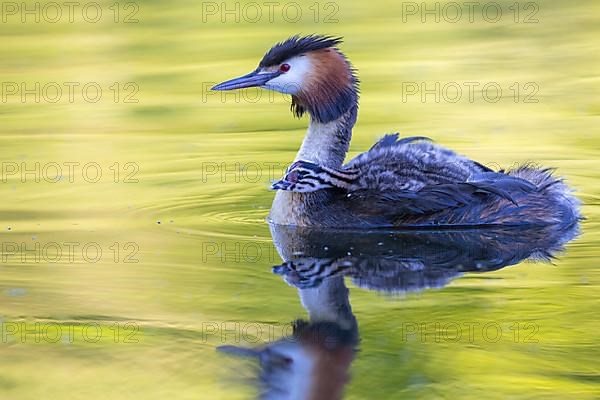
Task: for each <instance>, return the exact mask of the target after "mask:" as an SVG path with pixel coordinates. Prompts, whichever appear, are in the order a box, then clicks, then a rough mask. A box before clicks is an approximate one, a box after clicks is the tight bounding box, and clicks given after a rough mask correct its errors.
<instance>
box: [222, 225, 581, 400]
mask: <svg viewBox="0 0 600 400" xmlns="http://www.w3.org/2000/svg"><path fill="white" fill-rule="evenodd" d="M577 233H578V232H577V227H576V226H573V227H572V228H571V229H570V230H567V231H564V230H562V231H560V230H557V229H555V228H554V229H553V228H552V227H537V228H527V229H497V230H490V229H486V230H464V231H460V230H454V231H395V232H390V231H386V232H383V231H374V232H364V231H355V232H354V231H347V230H338V231H335V230H333V231H332V230H327V231H323V230H314V229H307V228H300V227H291V226H277V225H272V226H271V234H272V236H273V241H274V244H275V246H276V248H277V251H278V252H279V255H280V256H281V258H282V259H283V260H284V262H283V263H282V264H281V265H278V266H275V267H274V268H273V272H274V273H276V274H279V275H281V276H282V277H283V278H284V280H285V281H286V282H287V283H288V284H289V285H292V286H295V287H296V288H297V289H298V295H299V297H300V301H301V302H302V305H303V306H304V308H305V309H306V311H307V312H308V315H309V320H308V321H302V320H299V321H295V322H294V323H293V333H292V335H290V336H287V337H283V338H280V339H279V340H276V341H274V342H271V343H267V344H265V345H263V346H261V347H259V348H243V347H237V346H222V347H220V348H219V349H220V350H222V351H224V352H227V353H231V354H234V355H241V356H251V357H256V358H257V359H258V360H259V362H260V371H261V372H260V379H259V382H260V383H259V386H260V398H263V399H315V400H316V399H328V400H331V399H340V398H342V395H343V391H344V386H345V385H346V383H347V382H348V381H349V368H350V364H351V363H352V360H353V358H354V356H355V354H356V350H357V349H358V344H359V332H358V324H357V321H356V318H355V316H354V314H353V313H352V308H351V306H350V301H349V290H348V288H347V287H346V284H345V281H344V277H346V276H348V277H349V278H350V279H351V281H352V283H353V284H354V285H355V286H358V287H360V288H364V289H368V290H375V291H379V292H384V293H388V294H398V293H407V292H417V291H421V290H424V289H427V288H441V287H443V286H445V285H447V284H448V283H449V282H450V281H451V280H452V279H454V278H456V277H459V276H460V275H462V274H464V273H485V272H489V271H495V270H498V269H501V268H504V267H506V266H510V265H515V264H517V263H519V262H522V261H525V260H534V261H541V262H548V261H550V260H551V259H552V258H553V257H554V256H555V255H556V254H557V253H559V252H561V251H562V250H563V246H564V245H565V243H567V242H568V241H569V240H571V239H573V238H574V237H575V236H576V235H577Z"/></svg>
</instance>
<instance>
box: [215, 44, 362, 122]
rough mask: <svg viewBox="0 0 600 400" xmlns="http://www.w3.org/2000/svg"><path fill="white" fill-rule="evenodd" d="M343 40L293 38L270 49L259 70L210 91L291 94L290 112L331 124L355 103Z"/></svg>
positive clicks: (354, 81)
mask: <svg viewBox="0 0 600 400" xmlns="http://www.w3.org/2000/svg"><path fill="white" fill-rule="evenodd" d="M340 43H342V39H341V38H338V37H331V36H319V35H309V36H292V37H291V38H289V39H287V40H285V41H283V42H280V43H277V44H276V45H275V46H273V47H272V48H271V49H270V50H269V51H267V53H266V54H265V56H264V57H263V59H262V60H261V61H260V63H259V65H258V68H257V69H256V70H254V71H252V72H251V73H249V74H247V75H244V76H241V77H239V78H235V79H231V80H228V81H225V82H223V83H220V84H218V85H216V86H214V87H213V88H212V90H233V89H242V88H248V87H257V86H258V87H262V88H265V89H270V90H274V91H277V92H281V93H286V94H290V95H292V106H291V109H292V112H294V114H295V115H296V116H298V117H300V116H302V115H303V114H304V113H305V112H308V113H309V114H310V115H311V117H312V118H313V119H315V120H316V121H318V122H323V123H326V122H330V121H333V120H335V119H337V118H339V117H340V116H341V115H343V114H344V113H346V112H347V111H348V110H350V109H351V108H352V107H356V106H357V103H358V79H357V78H356V76H355V74H354V72H355V71H354V69H353V68H352V65H351V64H350V62H349V61H348V60H347V59H346V57H345V56H344V55H343V54H342V53H341V52H340V51H339V50H338V49H337V47H336V46H337V45H339V44H340Z"/></svg>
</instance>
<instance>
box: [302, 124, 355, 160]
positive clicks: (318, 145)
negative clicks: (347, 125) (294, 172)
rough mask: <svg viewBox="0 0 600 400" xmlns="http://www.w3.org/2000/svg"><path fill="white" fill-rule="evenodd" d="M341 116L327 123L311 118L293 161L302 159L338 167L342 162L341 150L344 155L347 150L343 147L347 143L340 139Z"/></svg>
mask: <svg viewBox="0 0 600 400" xmlns="http://www.w3.org/2000/svg"><path fill="white" fill-rule="evenodd" d="M343 118H344V117H341V118H340V119H337V120H335V121H331V122H327V123H320V122H316V121H314V120H312V119H311V121H310V125H309V126H308V130H307V131H306V136H305V137H304V141H303V142H302V146H301V147H300V150H298V154H296V158H295V160H294V161H298V160H304V161H310V162H313V163H315V164H319V165H323V166H327V167H334V168H336V167H340V166H341V165H342V163H343V162H344V157H343V155H342V157H341V160H340V153H341V152H343V153H344V155H345V153H346V150H347V149H344V148H343V147H345V146H347V144H346V143H341V141H340V136H341V135H340V130H341V129H342V127H341V126H340V125H341V122H342V121H341V120H342V119H343Z"/></svg>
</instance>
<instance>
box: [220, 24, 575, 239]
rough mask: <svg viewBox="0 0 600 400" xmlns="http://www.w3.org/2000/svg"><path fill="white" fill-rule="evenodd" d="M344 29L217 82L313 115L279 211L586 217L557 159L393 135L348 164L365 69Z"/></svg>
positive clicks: (352, 216) (354, 221) (515, 219)
mask: <svg viewBox="0 0 600 400" xmlns="http://www.w3.org/2000/svg"><path fill="white" fill-rule="evenodd" d="M341 42H342V40H341V38H336V37H330V36H319V35H309V36H302V37H301V36H292V37H291V38H289V39H287V40H285V41H283V42H280V43H277V44H276V45H275V46H273V47H272V48H271V49H270V50H269V51H268V52H267V53H266V54H265V56H264V57H263V59H262V60H261V61H260V63H259V65H258V68H256V70H254V71H252V72H251V73H249V74H247V75H244V76H242V77H239V78H235V79H231V80H229V81H226V82H223V83H221V84H218V85H216V86H215V87H213V88H212V89H213V90H233V89H241V88H247V87H256V86H258V87H262V88H265V89H270V90H275V91H278V92H282V93H286V94H290V95H291V96H292V105H291V109H292V112H293V113H294V114H295V115H296V116H298V117H300V116H302V115H303V114H304V113H308V114H309V115H310V125H309V127H308V131H307V133H306V136H305V138H304V142H303V143H302V146H301V147H300V150H299V151H298V154H297V155H296V158H295V160H294V163H293V164H292V165H291V166H290V167H289V168H288V170H287V171H286V174H285V176H284V177H283V178H282V179H281V180H280V181H278V182H276V183H274V184H273V187H272V188H273V189H276V190H278V191H277V193H276V195H275V199H274V200H273V205H272V207H271V213H270V221H271V222H273V223H275V224H282V225H299V226H320V227H359V228H375V227H401V226H418V227H431V226H436V227H439V226H446V227H453V226H463V227H464V226H467V227H468V226H485V225H507V226H508V225H548V224H558V225H561V226H570V225H572V224H575V223H577V221H578V220H579V219H581V216H580V214H579V210H578V206H579V201H578V200H577V199H576V198H575V197H574V196H573V195H572V194H571V190H570V188H569V187H568V186H567V185H565V184H564V183H563V182H562V180H561V179H559V178H556V177H554V176H553V175H552V171H551V170H550V169H540V168H537V167H534V166H530V165H527V166H522V167H519V168H516V169H513V170H510V171H504V170H501V171H497V172H495V171H492V170H491V169H490V168H487V167H485V166H484V165H482V164H480V163H478V162H476V161H472V160H470V159H468V158H466V157H463V156H461V155H458V154H456V153H454V152H453V151H451V150H448V149H445V148H443V147H440V146H437V145H434V144H432V143H431V142H430V141H429V140H428V139H427V138H424V137H406V138H402V139H400V138H399V137H398V134H392V135H386V136H384V137H383V138H382V139H381V140H379V141H378V142H377V143H376V144H375V145H374V146H373V147H371V149H370V150H368V151H367V152H365V153H362V154H359V155H358V156H357V157H355V158H354V159H352V160H350V161H349V162H348V163H347V164H345V165H344V164H343V163H344V158H345V156H346V153H347V151H348V147H349V144H350V139H351V136H352V128H353V126H354V124H355V122H356V116H357V111H358V78H357V77H356V74H355V70H354V69H353V67H352V65H351V64H350V62H349V61H348V60H347V59H346V57H345V56H344V55H343V54H342V53H341V52H340V50H339V49H338V48H337V46H338V45H339V44H340V43H341Z"/></svg>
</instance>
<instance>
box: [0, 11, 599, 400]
mask: <svg viewBox="0 0 600 400" xmlns="http://www.w3.org/2000/svg"><path fill="white" fill-rule="evenodd" d="M513 3H514V2H512V1H511V2H509V1H500V2H498V4H501V5H502V10H503V14H502V17H501V18H500V20H498V21H497V22H489V21H486V20H485V18H483V17H482V16H481V8H476V9H475V14H474V22H473V23H470V22H469V20H468V14H467V10H466V9H463V13H464V15H463V16H462V18H461V19H460V20H459V21H458V22H456V23H451V22H448V21H447V19H448V18H450V19H452V18H453V16H454V14H447V15H446V14H444V15H442V16H441V20H440V22H439V23H436V22H435V20H432V19H426V22H425V23H422V22H421V14H420V10H417V11H415V12H416V14H412V12H413V11H410V10H412V9H410V10H409V9H406V8H405V9H403V4H404V3H399V2H391V1H371V2H368V3H365V4H356V3H351V2H335V3H325V2H323V3H317V4H316V6H315V4H314V2H298V5H299V7H300V8H301V12H302V17H301V18H300V19H299V20H298V21H297V22H292V20H293V19H294V18H292V17H293V14H292V11H291V10H289V13H290V14H289V15H288V17H286V18H284V17H282V14H281V13H280V12H281V9H283V7H284V6H285V5H286V4H287V3H281V4H280V7H281V8H276V12H275V14H274V16H273V20H272V21H270V20H269V16H268V9H267V8H266V7H264V6H261V7H262V13H263V15H262V19H260V20H258V21H257V22H252V21H250V19H251V18H254V14H252V15H249V14H248V15H245V16H244V15H240V19H239V22H236V20H235V16H233V17H231V16H227V15H224V16H223V15H221V12H222V11H223V10H221V9H220V8H219V7H221V5H220V3H206V2H204V3H198V2H192V1H174V2H170V3H169V4H166V3H164V4H161V3H158V2H152V1H144V2H138V3H132V4H133V5H128V4H126V3H119V4H118V7H117V8H118V9H119V14H118V15H115V6H114V3H112V2H100V3H98V4H99V5H100V8H101V10H102V17H101V19H100V20H99V21H98V22H96V23H93V22H88V21H86V19H85V18H83V16H82V15H81V12H82V10H81V8H83V5H84V4H85V3H82V7H81V8H76V9H75V14H74V17H73V18H74V21H73V22H69V13H68V9H67V8H66V7H64V8H63V9H62V17H61V18H60V19H59V21H58V22H56V23H52V22H49V21H48V20H49V19H50V20H52V19H53V18H55V15H56V14H55V12H54V11H52V10H50V9H48V8H44V3H41V5H40V13H45V14H40V22H39V23H36V22H35V20H34V16H28V17H27V18H30V19H26V20H25V21H26V22H25V23H22V22H21V17H22V15H21V13H22V10H20V9H19V8H17V10H16V11H15V10H12V11H11V10H4V12H3V15H2V17H3V18H5V19H4V20H3V23H2V24H0V34H1V35H2V43H3V45H2V46H1V47H0V57H1V59H2V61H1V62H0V72H1V75H2V83H3V86H2V104H1V105H0V132H1V137H0V141H1V143H0V160H1V161H2V165H1V166H2V181H1V183H0V194H1V195H2V199H3V202H2V206H0V229H1V232H2V233H0V235H1V237H2V239H1V242H2V262H1V263H0V298H1V300H2V301H0V322H1V326H2V331H1V333H2V335H1V337H2V339H1V342H0V360H2V363H3V368H2V369H1V372H0V398H15V399H23V400H28V399H36V400H38V399H57V398H61V399H84V398H85V399H138V398H139V399H164V398H173V399H209V398H210V399H213V398H214V399H218V398H223V399H237V398H239V399H245V398H253V397H256V396H257V394H258V392H259V391H261V390H262V391H265V390H271V391H272V392H271V393H273V390H275V389H277V388H278V387H283V388H286V389H289V388H292V387H293V385H292V384H291V383H287V382H288V381H284V380H285V379H288V378H289V376H290V369H289V365H288V364H287V363H288V361H287V359H286V358H285V357H283V358H282V357H280V358H277V357H275V358H274V360H275V361H274V364H273V358H271V359H268V358H264V357H263V367H262V369H261V367H259V363H258V362H257V361H256V360H253V359H252V358H244V357H239V355H240V353H243V352H244V351H242V350H240V348H250V349H254V348H258V347H260V346H265V345H266V348H267V349H275V350H277V349H280V348H281V346H282V343H284V344H285V346H287V347H285V349H288V350H289V349H292V350H289V351H292V352H293V354H294V355H295V356H297V357H302V356H303V355H304V354H305V353H306V352H308V353H310V354H326V355H328V354H330V353H328V351H331V352H332V353H331V354H332V355H331V354H330V355H331V357H329V356H327V357H324V359H325V360H326V361H327V362H325V363H324V364H322V365H321V366H320V368H323V370H326V371H328V372H329V374H330V376H331V382H329V383H330V384H331V385H333V386H335V385H337V386H336V387H337V388H338V389H340V388H341V387H344V382H346V381H347V383H346V385H345V387H344V390H345V396H346V398H348V399H364V398H381V399H387V398H423V399H425V398H427V399H429V398H498V399H505V398H515V399H521V398H523V399H525V398H527V399H528V398H561V399H562V398H565V397H566V396H570V397H571V398H578V399H592V398H598V397H599V396H600V386H599V382H598V380H599V373H600V365H599V362H598V360H599V359H600V350H599V347H598V331H599V329H600V324H599V322H598V313H597V309H598V306H599V300H600V295H599V293H600V291H599V286H600V274H599V273H598V270H597V260H598V256H599V255H600V253H599V251H598V245H599V243H600V226H599V225H598V223H597V220H598V217H599V216H600V212H599V209H598V204H599V195H600V184H599V183H598V182H600V181H599V180H598V178H599V176H600V172H598V171H600V162H599V161H598V160H599V156H600V131H599V129H598V126H599V123H598V122H599V113H600V108H599V104H600V98H599V96H598V93H599V91H598V89H599V83H598V82H599V80H598V70H599V68H598V67H599V66H600V63H599V61H600V60H599V59H598V57H599V56H598V55H599V54H600V43H599V42H598V39H597V38H598V37H600V35H599V33H600V32H599V28H598V27H599V26H600V25H599V24H598V23H597V17H596V16H597V15H598V12H599V11H600V10H599V8H598V7H599V6H598V3H597V2H595V1H591V0H590V1H576V2H569V3H567V2H559V1H541V2H535V3H532V4H535V5H534V6H526V3H518V9H519V11H520V12H519V14H518V15H517V16H515V11H514V4H513ZM15 4H17V3H15ZM27 4H28V7H29V8H30V9H34V7H35V3H33V2H30V3H27ZM415 4H416V3H415ZM419 4H420V3H419ZM482 4H483V3H482ZM213 6H214V7H216V9H215V8H211V7H213ZM228 6H229V7H231V9H233V10H235V7H236V5H235V3H234V2H230V3H228ZM244 6H245V3H240V4H239V7H240V8H239V10H240V11H239V13H242V12H243V10H244V9H243V7H244ZM17 7H21V6H20V3H19V4H17ZM311 7H312V8H311ZM315 7H316V8H317V9H318V10H319V14H318V16H315V14H314V12H315V11H314V10H315ZM404 7H406V4H405V5H404ZM430 7H431V8H433V7H435V5H434V4H433V3H430ZM509 7H513V9H509ZM43 10H46V11H43ZM403 11H404V13H403ZM409 11H410V12H409ZM87 12H89V13H90V14H86V18H87V19H88V20H93V19H94V18H95V17H94V14H93V11H92V10H91V9H90V10H88V11H87ZM246 12H248V13H250V10H246ZM447 12H448V13H450V12H451V11H450V10H447ZM489 12H490V13H492V10H490V11H489ZM331 13H333V16H331ZM532 13H533V14H532ZM403 15H404V18H405V21H404V22H403ZM490 15H492V14H490ZM532 15H533V16H532ZM444 17H446V19H444ZM115 18H116V20H117V21H119V22H118V23H115V22H114V21H115ZM223 18H224V20H225V22H222V19H223ZM427 18H430V17H427ZM432 18H433V17H432ZM515 18H516V20H517V21H519V22H515ZM526 18H527V20H528V21H529V19H531V18H533V19H537V20H538V22H537V23H524V21H525V19H526ZM136 19H137V20H138V22H137V23H136V22H134V20H136ZM315 19H316V22H315ZM126 20H127V21H128V22H133V23H125V21H126ZM335 20H337V22H336V21H335ZM296 32H303V33H310V32H323V33H331V34H336V35H343V36H345V37H346V44H345V45H344V46H343V49H344V51H345V52H346V53H347V54H348V56H349V57H350V59H351V60H352V61H353V62H354V64H355V66H356V67H357V68H358V70H359V74H360V77H361V80H362V82H363V83H362V86H361V88H362V97H361V109H360V113H359V123H358V125H357V127H356V129H355V134H354V139H353V142H352V147H351V153H352V154H351V155H354V154H357V153H358V152H361V151H364V150H366V149H367V148H368V147H369V146H370V145H371V143H372V142H373V141H374V140H376V139H377V138H378V137H379V136H381V135H382V134H383V133H385V132H393V131H398V130H400V131H401V133H402V134H403V135H424V136H429V137H431V138H434V139H435V140H436V141H437V142H438V143H440V144H443V145H446V146H449V147H452V148H453V149H455V150H457V151H459V152H460V153H463V154H466V155H468V156H470V157H472V158H476V159H477V160H478V161H480V162H482V163H484V164H487V165H491V166H496V165H498V166H510V165H513V164H514V163H524V162H527V161H534V162H536V163H539V164H542V165H548V166H553V167H557V168H558V170H559V173H560V174H561V175H563V176H565V177H566V179H567V181H568V182H569V183H570V184H571V185H572V186H573V187H575V188H576V189H577V193H578V196H579V197H580V198H581V200H582V202H583V213H584V215H585V216H586V217H587V220H586V221H585V222H584V223H583V224H582V226H581V235H580V236H579V237H577V238H576V239H575V240H573V241H571V242H569V243H567V244H566V246H565V247H566V248H565V250H564V252H556V248H558V247H560V245H561V243H562V241H564V238H565V237H568V235H571V234H572V233H569V232H562V233H556V232H542V233H540V232H534V233H531V232H522V233H515V232H512V233H506V232H500V233H497V232H496V233H485V232H484V233H482V232H475V233H465V234H464V235H462V234H461V235H459V236H456V234H454V235H452V234H447V233H439V234H438V235H435V234H432V233H427V234H420V233H414V232H413V233H410V234H409V233H404V234H396V235H386V234H381V235H383V236H368V237H367V236H364V237H363V236H362V235H358V236H352V235H350V234H348V235H346V236H343V237H341V236H334V235H333V234H326V235H314V234H306V233H302V232H295V233H294V232H292V233H289V232H288V233H284V234H281V232H275V234H274V235H275V237H276V239H277V238H279V240H278V241H277V246H276V245H275V244H274V242H273V239H272V233H271V230H270V228H269V226H268V225H267V224H266V223H265V217H266V216H267V213H268V209H269V207H270V203H271V200H272V197H273V193H272V192H269V191H268V190H267V189H268V186H269V184H270V180H271V179H275V178H279V175H280V173H281V170H282V168H284V167H285V166H286V165H287V164H288V163H289V162H290V161H291V160H292V159H293V156H294V154H295V151H296V150H297V148H298V147H299V144H300V142H301V140H302V137H303V133H304V129H305V126H306V123H307V121H306V119H304V120H296V119H292V118H291V116H290V115H289V113H288V111H287V110H288V108H289V100H288V99H286V98H284V97H282V96H280V95H269V94H268V93H267V92H258V91H248V92H245V93H244V94H243V96H242V95H238V97H236V95H233V94H226V95H222V94H220V93H219V94H218V93H210V92H209V91H208V90H207V88H208V87H210V86H211V85H212V84H214V83H216V82H219V81H222V80H225V79H228V78H231V77H234V76H238V75H240V74H242V73H245V72H248V71H250V70H252V69H253V68H254V67H255V65H256V64H257V62H258V60H259V59H260V57H261V56H262V54H263V53H264V51H266V49H267V48H268V47H269V46H270V45H272V44H273V43H274V42H275V41H278V40H281V39H283V38H285V37H287V36H288V35H290V34H292V33H296ZM473 82H474V83H473ZM436 83H439V90H438V89H436V87H437V86H436ZM23 85H25V86H24V87H23ZM36 85H38V86H36ZM422 85H425V86H422ZM469 85H471V86H469ZM486 85H487V86H486ZM38 87H39V89H37V88H38ZM457 87H458V88H459V89H460V90H461V93H462V94H461V97H460V98H458V100H456V99H457ZM470 87H473V88H474V89H473V93H472V99H471V98H470V97H469V94H470V93H469V90H470V89H469V88H470ZM484 87H485V89H483V88H484ZM70 88H72V93H71V92H70ZM444 88H445V89H444ZM497 88H500V90H501V91H502V96H501V97H499V98H498V97H497V96H498V95H497V92H496V90H497ZM422 89H429V90H430V91H431V93H430V94H424V93H423V90H422ZM99 90H100V91H101V95H100V92H99ZM71 94H72V96H71V97H70V95H71ZM436 95H437V96H438V97H439V98H436ZM222 96H223V97H222ZM36 97H37V98H36ZM278 235H283V236H278ZM432 235H433V236H432ZM281 237H283V238H284V239H285V240H284V239H281ZM545 251H550V252H551V253H552V254H555V255H556V258H554V259H552V262H551V263H543V262H531V261H529V262H527V261H523V260H524V259H526V258H530V256H532V255H533V256H536V257H537V258H540V256H542V255H543V253H544V252H545ZM348 253H349V254H348ZM280 254H281V255H280ZM274 266H279V267H276V268H275V270H274V271H273V267H274ZM313 268H317V270H318V271H320V270H322V271H325V272H324V275H331V277H330V278H327V279H325V278H324V279H322V280H320V276H321V275H320V274H316V272H317V270H314V269H313ZM274 272H275V273H274ZM313 275H314V276H313ZM346 287H347V288H348V289H349V294H348V293H346V289H345V288H346ZM319 288H320V289H319ZM301 296H302V301H303V302H304V306H303V303H302V301H301ZM323 304H329V305H331V308H330V309H329V308H322V307H321V305H323ZM296 320H303V321H304V322H302V323H299V322H296V337H292V335H293V333H292V331H293V329H292V324H293V323H294V321H296ZM323 321H328V322H329V325H328V324H327V323H325V322H323ZM314 332H317V334H314V335H313V334H312V333H314ZM302 333H304V334H305V336H307V337H309V338H312V339H311V340H312V341H311V340H308V339H306V337H305V336H302V337H300V336H301V335H302ZM311 335H312V336H311ZM319 340H325V343H326V344H327V343H329V345H325V347H323V346H322V345H321V347H319V346H320V345H319V344H318V343H319ZM315 343H317V344H315ZM331 343H333V345H331ZM219 346H236V348H237V350H236V348H234V347H225V348H224V350H226V351H228V352H229V353H234V354H233V355H232V354H225V353H224V352H219V351H217V350H216V349H217V347H219ZM323 348H325V349H326V351H325V352H323ZM288 350H285V351H288ZM245 353H246V355H248V353H252V351H245ZM271 353H272V354H275V355H277V351H272V352H271ZM328 357H329V358H328ZM269 362H271V364H269ZM328 363H329V364H328ZM332 365H334V366H335V367H333V366H332ZM281 371H284V372H281ZM286 374H287V375H286ZM261 376H262V378H261ZM285 377H287V378H285ZM261 381H262V382H263V383H260V382H261ZM304 381H306V382H309V381H310V382H313V381H312V380H311V378H309V377H306V376H304V377H303V379H302V380H301V382H304ZM278 385H279V386H278Z"/></svg>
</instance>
